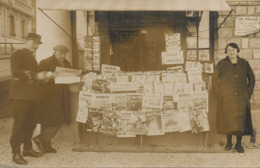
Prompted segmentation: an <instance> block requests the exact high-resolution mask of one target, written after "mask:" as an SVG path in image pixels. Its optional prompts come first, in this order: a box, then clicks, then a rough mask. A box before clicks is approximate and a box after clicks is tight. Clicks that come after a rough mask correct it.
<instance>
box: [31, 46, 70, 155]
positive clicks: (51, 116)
mask: <svg viewBox="0 0 260 168" xmlns="http://www.w3.org/2000/svg"><path fill="white" fill-rule="evenodd" d="M53 50H54V54H53V55H52V56H50V57H48V58H46V59H44V60H42V61H41V62H40V64H39V69H40V70H41V71H51V72H55V69H56V67H64V68H71V64H70V62H69V61H68V60H66V59H65V56H66V54H67V52H68V51H69V49H68V48H67V47H66V46H64V45H57V46H55V47H54V48H53ZM39 108H40V110H39V111H38V112H39V114H38V115H37V116H38V119H37V121H38V123H40V124H41V133H40V134H39V135H38V136H36V137H35V138H33V140H34V142H35V143H36V145H37V146H38V148H39V149H40V151H41V152H42V153H56V152H57V151H56V150H55V149H54V148H53V147H52V146H51V139H52V138H53V137H54V136H55V135H56V133H57V132H58V130H59V129H60V127H61V126H62V124H63V122H64V121H65V123H66V124H67V125H69V124H70V91H69V86H68V85H65V84H55V82H54V79H51V80H49V81H48V83H46V84H43V85H42V100H41V104H40V106H39Z"/></svg>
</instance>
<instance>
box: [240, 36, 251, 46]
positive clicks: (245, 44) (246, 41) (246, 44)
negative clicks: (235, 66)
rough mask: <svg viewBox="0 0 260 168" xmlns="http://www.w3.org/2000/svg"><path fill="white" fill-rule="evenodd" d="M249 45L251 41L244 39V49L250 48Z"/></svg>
mask: <svg viewBox="0 0 260 168" xmlns="http://www.w3.org/2000/svg"><path fill="white" fill-rule="evenodd" d="M248 45H249V39H248V38H242V45H241V46H242V48H248Z"/></svg>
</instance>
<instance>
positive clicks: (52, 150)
mask: <svg viewBox="0 0 260 168" xmlns="http://www.w3.org/2000/svg"><path fill="white" fill-rule="evenodd" d="M44 150H45V152H46V153H57V150H56V149H54V148H53V147H52V146H45V148H44Z"/></svg>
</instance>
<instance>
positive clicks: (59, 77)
mask: <svg viewBox="0 0 260 168" xmlns="http://www.w3.org/2000/svg"><path fill="white" fill-rule="evenodd" d="M81 71H82V70H77V69H71V68H63V67H56V70H55V73H56V77H55V84H71V83H79V82H80V74H81Z"/></svg>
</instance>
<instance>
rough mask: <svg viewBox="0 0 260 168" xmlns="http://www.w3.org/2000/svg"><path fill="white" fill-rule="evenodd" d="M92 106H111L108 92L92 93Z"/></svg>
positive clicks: (98, 107)
mask: <svg viewBox="0 0 260 168" xmlns="http://www.w3.org/2000/svg"><path fill="white" fill-rule="evenodd" d="M92 108H97V109H100V108H111V101H110V94H95V93H92Z"/></svg>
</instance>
